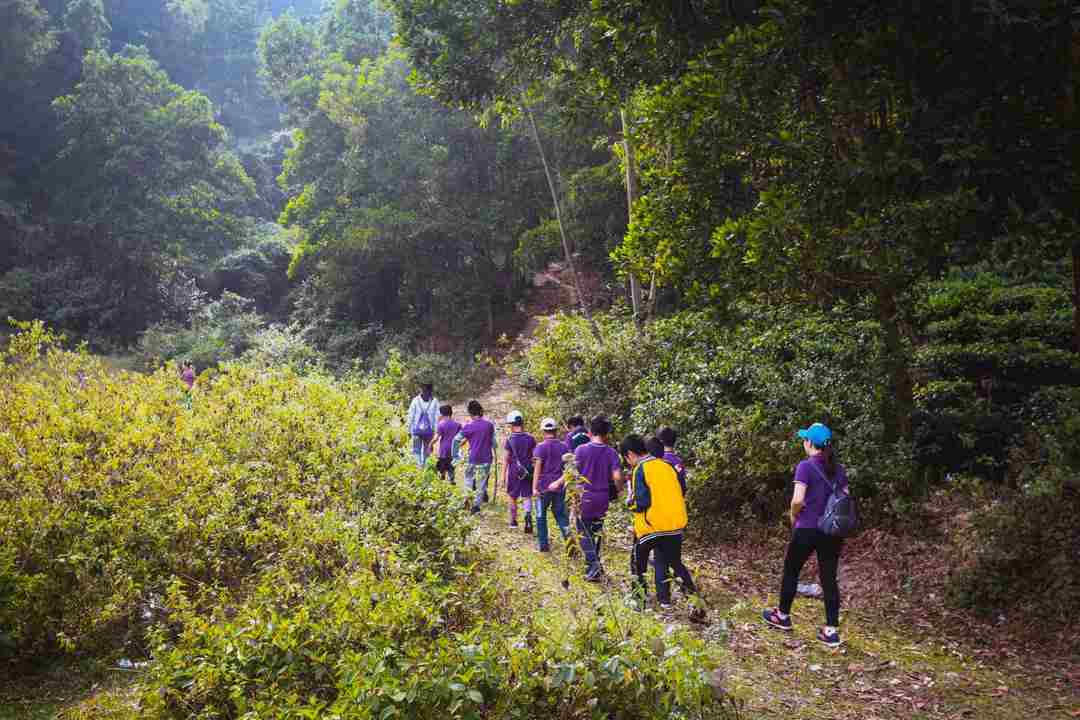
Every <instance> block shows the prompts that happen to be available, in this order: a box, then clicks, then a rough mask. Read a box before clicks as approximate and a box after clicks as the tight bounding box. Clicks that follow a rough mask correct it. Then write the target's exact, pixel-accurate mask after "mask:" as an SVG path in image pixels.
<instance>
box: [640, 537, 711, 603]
mask: <svg viewBox="0 0 1080 720" xmlns="http://www.w3.org/2000/svg"><path fill="white" fill-rule="evenodd" d="M654 550H655V551H656V599H657V600H659V601H660V602H661V603H663V604H665V605H668V604H670V603H671V574H674V576H675V578H676V579H677V580H678V581H679V584H680V585H681V586H682V590H683V592H684V593H686V594H687V595H696V594H697V586H695V585H694V578H692V577H690V571H689V570H687V569H686V566H685V565H683V561H682V535H653V536H651V537H648V538H645V539H643V540H638V541H637V542H635V543H634V549H633V550H631V551H630V572H631V573H633V575H634V577H635V578H636V579H637V583H638V587H639V588H640V589H641V591H642V593H643V594H644V595H645V596H646V597H648V594H649V586H648V583H646V581H645V571H646V570H648V569H649V553H651V552H653V551H654ZM669 569H670V570H671V573H669V572H668V570H669Z"/></svg>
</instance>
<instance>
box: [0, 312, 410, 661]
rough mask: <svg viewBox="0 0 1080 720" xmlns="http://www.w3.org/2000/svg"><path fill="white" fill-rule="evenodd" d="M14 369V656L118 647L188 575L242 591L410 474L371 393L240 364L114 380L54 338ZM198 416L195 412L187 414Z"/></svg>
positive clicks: (3, 531) (3, 473) (10, 460)
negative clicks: (191, 388) (282, 556)
mask: <svg viewBox="0 0 1080 720" xmlns="http://www.w3.org/2000/svg"><path fill="white" fill-rule="evenodd" d="M17 340H18V341H17V342H13V343H12V346H11V348H10V349H9V350H8V351H7V352H6V353H5V358H4V359H5V363H4V364H3V366H2V367H0V381H2V388H0V395H2V402H0V537H2V538H3V540H4V542H3V547H4V553H3V555H2V556H0V599H2V602H0V626H2V628H3V630H2V632H3V634H4V636H5V637H6V643H7V645H8V647H9V648H13V651H14V652H16V653H19V654H24V655H25V654H34V653H40V652H44V651H49V650H56V649H58V648H61V647H63V648H67V649H73V650H74V649H77V650H85V651H106V650H110V649H111V650H118V649H119V646H120V645H122V644H123V643H124V642H125V641H130V642H135V643H137V642H138V637H139V628H140V627H142V625H143V624H144V622H143V616H144V615H146V614H147V613H148V612H149V611H148V608H149V607H151V606H152V604H153V601H154V598H156V597H158V596H160V594H161V593H162V592H163V590H164V584H165V583H166V582H167V580H168V579H169V578H171V577H173V576H183V577H187V578H189V579H190V580H191V581H193V582H197V583H206V584H210V585H214V584H230V585H239V584H242V583H243V581H244V578H245V577H247V576H249V575H251V574H252V573H254V572H255V571H256V570H257V569H258V568H259V567H260V566H261V565H262V564H265V563H266V562H267V558H273V557H275V556H276V555H277V554H279V553H282V552H285V551H287V550H288V551H290V552H297V551H298V549H300V548H303V547H305V544H306V543H309V542H315V541H316V540H317V538H318V533H310V534H309V532H308V531H309V530H310V529H311V528H312V527H313V526H314V525H316V524H318V523H320V522H328V520H327V519H325V518H321V517H320V513H328V514H331V516H332V514H333V513H348V512H353V511H355V509H356V508H358V507H360V506H361V505H362V504H364V503H366V502H368V500H369V498H370V496H371V495H372V494H373V492H374V490H375V489H376V488H377V487H378V486H379V485H380V484H381V483H385V482H388V479H389V478H390V477H391V476H394V477H397V476H399V475H401V476H408V473H409V470H408V468H407V467H406V464H405V463H403V462H402V453H401V451H400V449H399V448H400V447H401V444H402V443H403V442H404V434H403V432H402V431H401V430H400V421H398V420H397V418H396V415H397V413H396V412H395V411H394V409H393V408H392V406H389V405H388V404H387V403H386V402H385V401H384V400H383V399H382V398H381V397H379V396H378V395H377V394H375V393H374V391H373V390H370V389H367V388H365V387H362V386H359V385H352V386H343V387H340V386H337V385H335V383H334V382H333V381H332V380H331V379H329V378H326V377H322V376H316V375H313V376H309V377H300V376H298V375H296V374H295V373H294V372H293V371H291V370H288V369H282V370H280V371H277V372H274V373H265V372H261V371H257V370H254V369H250V368H247V367H244V366H229V367H227V368H225V369H223V370H222V371H220V372H217V373H215V374H212V375H209V376H206V377H205V378H201V379H200V382H199V384H198V385H197V386H196V392H195V395H194V398H193V401H190V402H188V401H186V400H185V395H184V392H183V390H182V385H181V383H180V382H179V380H178V378H177V374H176V369H175V368H174V367H168V368H164V369H161V370H159V371H158V372H157V373H155V374H153V375H139V374H132V373H126V372H112V371H109V370H108V369H106V368H105V366H104V365H103V364H102V363H101V361H100V360H98V359H96V358H94V357H91V356H89V355H87V354H85V353H68V352H64V351H62V350H60V349H59V347H58V346H57V345H56V342H55V339H54V338H51V337H50V336H48V334H47V333H44V332H43V331H42V330H41V329H40V328H38V329H37V332H36V334H34V333H31V334H26V335H24V336H18V337H17ZM189 405H190V407H189Z"/></svg>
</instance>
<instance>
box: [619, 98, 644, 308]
mask: <svg viewBox="0 0 1080 720" xmlns="http://www.w3.org/2000/svg"><path fill="white" fill-rule="evenodd" d="M619 119H620V120H622V145H623V165H625V166H626V212H627V214H628V217H627V221H626V222H627V227H629V225H630V223H631V222H633V220H634V202H635V201H637V199H638V181H637V166H636V165H635V163H634V145H633V143H631V142H630V127H629V124H628V123H627V121H626V108H619ZM630 307H631V308H632V309H633V311H634V324H635V325H637V326H638V327H639V328H640V327H641V321H642V313H641V283H640V282H639V281H638V277H637V275H636V274H635V273H634V272H633V271H632V270H631V272H630Z"/></svg>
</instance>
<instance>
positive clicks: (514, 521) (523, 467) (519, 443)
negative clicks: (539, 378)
mask: <svg viewBox="0 0 1080 720" xmlns="http://www.w3.org/2000/svg"><path fill="white" fill-rule="evenodd" d="M506 422H507V424H509V425H510V436H509V437H508V438H506V442H505V443H504V444H503V449H505V450H506V456H505V457H504V458H503V477H504V478H506V494H507V496H508V497H509V498H510V527H512V528H516V527H517V526H518V504H519V503H520V504H521V505H522V506H523V507H524V509H525V533H526V534H527V535H531V534H532V531H533V525H532V494H533V463H532V457H533V450H535V449H536V438H534V437H533V436H532V435H530V434H529V433H527V432H525V418H524V417H523V416H522V415H521V413H520V412H518V411H517V410H513V411H511V412H510V414H509V415H507V416H506Z"/></svg>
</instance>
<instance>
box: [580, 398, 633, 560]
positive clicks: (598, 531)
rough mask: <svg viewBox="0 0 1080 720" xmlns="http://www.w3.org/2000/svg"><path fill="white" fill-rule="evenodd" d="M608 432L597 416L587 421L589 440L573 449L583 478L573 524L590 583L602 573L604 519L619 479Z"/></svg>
mask: <svg viewBox="0 0 1080 720" xmlns="http://www.w3.org/2000/svg"><path fill="white" fill-rule="evenodd" d="M609 434H611V423H610V422H608V419H607V418H606V417H604V416H603V415H597V416H596V417H594V418H593V419H592V421H591V422H590V423H589V442H587V443H585V444H584V445H582V446H581V447H579V448H578V449H577V450H575V451H574V463H575V464H576V465H577V468H578V472H580V473H581V476H582V477H583V478H584V479H585V483H584V487H583V488H582V493H581V508H580V511H579V513H578V517H577V522H576V526H577V531H578V534H579V535H580V537H581V552H582V554H584V555H585V579H586V580H589V581H591V582H599V581H600V579H601V578H603V576H604V566H603V565H602V564H601V562H600V546H601V541H602V540H603V530H604V518H605V517H606V516H607V511H608V506H609V505H610V504H611V500H612V498H613V497H614V496H615V495H616V494H618V492H619V482H621V481H622V463H621V462H620V461H619V453H617V452H615V450H614V449H613V448H612V447H610V446H609V445H608V444H607V437H608V435H609Z"/></svg>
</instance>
